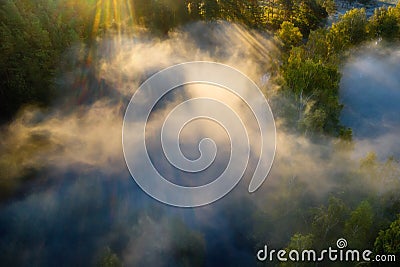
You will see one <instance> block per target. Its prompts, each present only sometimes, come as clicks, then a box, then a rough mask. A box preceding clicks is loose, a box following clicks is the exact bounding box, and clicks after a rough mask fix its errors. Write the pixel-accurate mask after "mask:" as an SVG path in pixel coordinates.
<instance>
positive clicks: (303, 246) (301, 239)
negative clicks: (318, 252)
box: [279, 233, 314, 267]
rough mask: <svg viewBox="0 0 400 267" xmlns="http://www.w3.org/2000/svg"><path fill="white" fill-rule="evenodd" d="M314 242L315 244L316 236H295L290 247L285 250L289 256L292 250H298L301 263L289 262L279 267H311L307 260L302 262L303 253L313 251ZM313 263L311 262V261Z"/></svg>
mask: <svg viewBox="0 0 400 267" xmlns="http://www.w3.org/2000/svg"><path fill="white" fill-rule="evenodd" d="M313 242H314V236H313V235H312V234H308V235H303V234H299V233H297V234H294V235H293V236H292V237H291V238H290V242H289V244H288V246H287V247H286V248H285V250H286V252H287V254H286V255H289V253H290V251H292V250H296V251H297V252H299V262H292V261H287V262H282V263H281V264H280V265H279V266H282V267H284V266H296V267H299V266H309V265H310V262H307V260H305V261H304V262H301V261H302V255H301V254H302V251H304V250H311V249H314V248H313ZM293 256H294V257H295V256H296V255H295V254H294V255H293ZM310 261H311V260H310Z"/></svg>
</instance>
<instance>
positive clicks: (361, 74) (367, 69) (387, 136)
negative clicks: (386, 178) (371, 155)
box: [340, 43, 400, 159]
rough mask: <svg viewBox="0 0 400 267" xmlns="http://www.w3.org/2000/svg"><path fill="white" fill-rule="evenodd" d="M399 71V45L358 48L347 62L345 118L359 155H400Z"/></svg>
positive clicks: (343, 85) (343, 98) (343, 83)
mask: <svg viewBox="0 0 400 267" xmlns="http://www.w3.org/2000/svg"><path fill="white" fill-rule="evenodd" d="M399 73H400V50H399V48H398V47H396V46H393V45H388V44H386V45H385V44H382V43H380V44H375V43H373V44H369V45H366V46H365V47H363V48H361V49H358V50H357V51H356V52H355V53H353V56H351V57H350V58H349V59H348V61H347V63H346V64H345V65H344V67H343V69H342V80H341V84H340V88H341V91H340V95H341V101H342V102H343V104H344V105H345V107H344V109H343V112H342V117H341V121H342V123H343V124H345V125H347V126H349V127H351V128H352V129H353V135H354V139H355V144H356V155H357V156H361V155H362V154H365V153H367V152H370V151H376V153H377V154H378V155H379V157H380V158H381V159H382V158H386V157H388V156H392V155H395V156H397V157H399V156H400V140H399V138H398V136H400V119H399V114H400V105H399V103H400V77H399Z"/></svg>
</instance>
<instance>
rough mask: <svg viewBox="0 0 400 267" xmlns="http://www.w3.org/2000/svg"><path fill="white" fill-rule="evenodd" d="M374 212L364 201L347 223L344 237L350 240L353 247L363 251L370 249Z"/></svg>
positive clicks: (352, 213)
mask: <svg viewBox="0 0 400 267" xmlns="http://www.w3.org/2000/svg"><path fill="white" fill-rule="evenodd" d="M373 217H374V214H373V210H372V207H371V204H370V203H369V202H368V201H366V200H365V201H362V202H361V203H360V205H359V206H358V207H357V208H356V209H355V210H354V211H352V212H351V214H350V219H348V220H347V221H346V224H345V230H344V236H346V238H347V239H348V241H349V243H350V244H351V247H354V248H358V249H362V248H368V247H370V244H369V241H370V233H371V227H372V223H373Z"/></svg>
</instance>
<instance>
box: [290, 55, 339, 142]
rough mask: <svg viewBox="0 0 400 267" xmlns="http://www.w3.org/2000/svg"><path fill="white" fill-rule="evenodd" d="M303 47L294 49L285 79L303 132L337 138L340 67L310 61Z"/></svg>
mask: <svg viewBox="0 0 400 267" xmlns="http://www.w3.org/2000/svg"><path fill="white" fill-rule="evenodd" d="M305 55H306V52H305V51H304V48H293V49H292V50H291V52H290V56H289V59H288V62H287V64H285V65H284V67H283V77H284V79H285V83H286V86H287V88H288V90H289V91H290V92H291V93H293V94H294V96H295V101H296V103H297V113H298V119H297V122H298V124H299V126H300V128H301V129H302V130H304V131H311V132H314V133H329V134H332V135H338V133H339V128H340V127H339V115H340V111H341V109H342V106H341V105H340V104H339V98H338V84H339V79H340V74H339V71H338V69H337V66H335V65H331V64H326V63H324V62H322V61H320V60H319V61H314V60H313V59H310V58H307V57H306V56H305Z"/></svg>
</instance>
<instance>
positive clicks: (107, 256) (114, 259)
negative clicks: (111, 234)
mask: <svg viewBox="0 0 400 267" xmlns="http://www.w3.org/2000/svg"><path fill="white" fill-rule="evenodd" d="M96 266H98V267H122V263H121V261H120V259H119V258H118V256H117V255H116V254H115V253H113V252H112V251H111V249H110V248H109V247H107V248H106V249H105V250H104V251H103V252H102V254H101V257H100V259H99V261H98V262H97V264H96Z"/></svg>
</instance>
